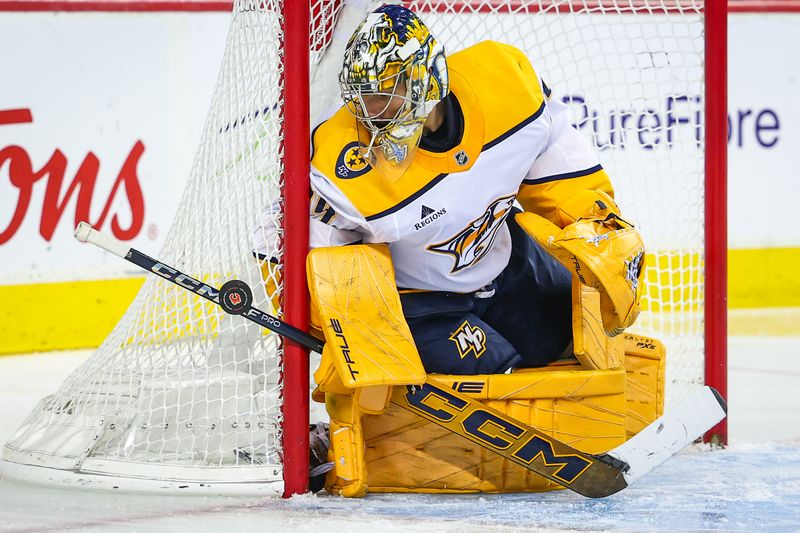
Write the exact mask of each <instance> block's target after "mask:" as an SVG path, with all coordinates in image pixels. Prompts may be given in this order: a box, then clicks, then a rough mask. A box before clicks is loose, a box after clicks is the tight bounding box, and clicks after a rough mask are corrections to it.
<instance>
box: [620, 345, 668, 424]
mask: <svg viewBox="0 0 800 533" xmlns="http://www.w3.org/2000/svg"><path fill="white" fill-rule="evenodd" d="M624 341H625V371H626V374H627V381H628V383H627V396H628V420H627V431H628V438H630V437H632V436H634V435H636V434H637V433H638V432H639V431H641V430H642V429H643V428H644V427H645V426H646V425H648V424H649V423H651V422H652V421H654V420H655V419H656V418H658V417H659V416H661V415H662V414H664V379H665V375H666V369H665V365H666V352H665V350H664V345H663V344H662V343H661V342H660V341H658V340H656V339H651V338H649V337H642V336H640V335H632V334H629V333H625V334H624Z"/></svg>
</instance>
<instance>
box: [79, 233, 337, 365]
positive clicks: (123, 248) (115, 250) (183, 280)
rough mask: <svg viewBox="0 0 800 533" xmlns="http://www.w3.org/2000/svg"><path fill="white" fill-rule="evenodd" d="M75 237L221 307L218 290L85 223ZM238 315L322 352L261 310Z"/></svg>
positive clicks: (310, 340) (307, 337)
mask: <svg viewBox="0 0 800 533" xmlns="http://www.w3.org/2000/svg"><path fill="white" fill-rule="evenodd" d="M75 238H76V239H78V240H79V241H82V242H88V243H91V244H94V245H95V246H98V247H100V248H102V249H103V250H106V251H107V252H111V253H112V254H114V255H116V256H118V257H121V258H123V259H125V260H126V261H129V262H130V263H133V264H134V265H136V266H138V267H139V268H142V269H144V270H147V271H149V272H152V273H154V274H156V275H158V276H160V277H162V278H164V279H165V280H167V281H171V282H172V283H174V284H175V285H178V286H180V287H182V288H184V289H186V290H187V291H191V292H193V293H195V294H196V295H198V296H200V297H202V298H205V299H206V300H208V301H210V302H213V303H215V304H217V305H221V304H220V301H219V294H220V290H219V289H218V288H216V287H212V286H210V285H207V284H206V283H203V282H202V281H200V280H197V279H195V278H193V277H191V276H189V275H188V274H184V273H183V272H181V271H179V270H178V269H176V268H173V267H171V266H169V265H167V264H164V263H162V262H161V261H158V260H156V259H153V258H152V257H150V256H148V255H146V254H143V253H142V252H140V251H138V250H136V249H135V248H131V247H129V246H127V245H126V244H124V243H122V242H121V241H118V240H117V239H114V238H113V237H109V236H108V235H105V234H103V233H100V232H99V231H97V230H95V229H94V228H92V226H91V225H89V224H87V223H86V222H81V223H80V224H78V227H77V228H76V229H75ZM241 314H242V315H244V316H245V317H246V318H247V319H248V320H251V321H253V322H255V323H256V324H258V325H259V326H262V327H265V328H267V329H268V330H270V331H274V332H275V333H277V334H279V335H282V336H284V337H286V338H288V339H290V340H292V341H294V342H296V343H298V344H300V345H301V346H303V347H305V348H308V349H309V350H313V351H315V352H322V346H323V345H324V343H323V341H321V340H320V339H318V338H316V337H314V336H312V335H309V334H308V333H306V332H305V331H303V330H301V329H298V328H296V327H294V326H292V325H290V324H287V323H286V322H284V321H283V320H280V319H279V318H276V317H274V316H272V315H270V314H268V313H265V312H263V311H261V310H260V309H257V308H255V307H252V306H248V307H247V309H245V310H244V311H243V312H242V313H241Z"/></svg>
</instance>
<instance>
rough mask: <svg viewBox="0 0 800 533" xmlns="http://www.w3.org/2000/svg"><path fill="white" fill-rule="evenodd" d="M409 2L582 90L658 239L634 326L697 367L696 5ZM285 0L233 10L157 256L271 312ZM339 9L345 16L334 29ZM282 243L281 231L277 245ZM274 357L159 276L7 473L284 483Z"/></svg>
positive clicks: (321, 93) (578, 111) (699, 89)
mask: <svg viewBox="0 0 800 533" xmlns="http://www.w3.org/2000/svg"><path fill="white" fill-rule="evenodd" d="M343 5H344V1H343V0H319V1H315V2H313V5H312V6H311V19H312V27H311V32H310V35H311V37H312V40H313V42H312V43H311V52H312V53H311V61H312V67H315V66H316V65H317V63H319V62H320V61H322V65H321V66H320V68H319V69H315V68H312V76H314V74H315V73H316V77H315V78H314V79H315V81H314V85H313V86H312V92H311V94H312V106H314V105H315V106H316V109H312V112H311V116H312V120H314V119H315V118H316V117H319V115H320V113H324V111H325V109H324V108H325V106H326V105H327V104H326V102H328V103H333V102H335V101H336V95H337V89H336V85H335V72H336V71H337V70H338V67H339V62H340V58H341V47H342V45H343V42H344V41H345V40H346V38H347V37H348V36H349V34H350V32H351V31H352V29H353V27H354V25H355V23H356V22H357V21H358V20H360V18H361V17H362V16H363V13H364V12H365V11H366V10H367V9H369V7H370V2H368V1H366V0H363V1H359V2H352V1H351V2H348V5H347V6H346V7H345V8H344V11H343V10H342V9H343ZM408 5H409V7H411V8H412V9H415V10H416V11H417V12H418V13H419V14H420V16H421V17H422V19H423V20H424V21H425V22H426V23H427V24H428V26H429V27H430V28H431V30H432V31H433V33H434V34H435V35H436V36H437V38H439V39H440V40H441V41H442V42H443V43H444V45H445V47H446V49H447V50H448V52H451V53H452V52H454V51H457V50H459V49H462V48H464V47H466V46H469V45H470V44H473V43H475V42H478V41H481V40H485V39H494V40H498V41H503V42H507V43H510V44H514V45H516V46H518V47H519V48H521V49H523V50H524V51H525V52H526V53H527V55H528V56H529V57H530V58H531V60H532V62H533V65H534V67H535V68H536V70H537V72H538V73H539V74H540V76H541V77H542V78H543V79H544V80H545V81H546V83H547V84H548V85H549V86H550V87H552V88H553V90H554V91H555V95H556V97H557V98H565V99H566V100H567V101H568V102H569V103H570V106H571V107H572V108H573V112H574V120H575V122H576V124H577V125H578V127H579V129H580V131H581V132H583V133H584V134H585V135H586V136H587V138H589V139H590V140H591V141H592V142H593V143H594V145H595V146H596V147H597V149H598V151H599V153H600V157H601V160H602V162H603V165H604V166H605V167H606V169H607V170H608V172H609V174H610V175H611V177H612V180H613V181H614V183H615V186H616V189H617V191H618V199H619V201H620V204H621V208H622V210H623V212H624V213H625V215H626V216H627V217H629V218H630V219H631V220H632V221H634V222H635V223H637V225H638V227H639V228H640V229H641V231H642V233H643V235H644V237H645V242H646V245H647V248H648V250H649V253H650V257H649V258H648V261H649V265H648V268H649V274H648V289H647V294H646V296H645V299H644V309H645V312H644V313H643V315H642V317H641V318H640V320H639V322H638V323H637V326H636V328H635V329H636V330H637V331H640V332H642V333H645V334H648V335H652V336H655V337H657V338H659V339H662V340H663V341H665V343H666V345H667V350H668V361H669V363H668V379H669V381H670V387H671V390H669V389H668V396H669V397H672V398H674V397H679V396H681V395H682V392H681V388H682V387H685V386H686V385H688V384H690V383H693V382H700V381H702V363H703V355H702V350H703V346H702V340H703V322H702V311H703V307H702V302H703V292H702V280H703V272H702V250H703V147H702V142H703V141H702V135H701V130H700V128H701V117H702V107H701V106H702V102H701V95H702V94H703V18H702V2H699V1H698V2H697V3H695V2H669V3H666V2H663V3H662V2H659V3H656V2H635V3H633V2H627V1H626V2H570V1H566V0H565V1H539V2H534V1H531V2H528V1H522V0H514V1H511V0H507V1H494V0H485V1H459V2H456V1H452V2H450V1H447V2H445V1H424V0H415V1H412V2H410V3H409V4H408ZM280 7H281V2H280V1H279V0H272V1H265V0H259V1H252V2H251V1H245V0H242V1H237V2H236V4H235V6H234V16H233V20H232V23H231V29H230V33H229V37H228V44H227V47H226V51H225V56H224V60H223V64H222V67H221V71H220V74H219V79H218V82H217V88H216V91H215V93H214V99H213V102H212V106H211V111H210V113H209V116H208V120H207V123H206V128H205V133H204V135H203V138H202V141H201V144H200V148H199V149H198V153H197V157H196V160H195V163H194V166H193V170H192V173H191V175H190V178H189V180H188V184H187V187H186V191H185V193H184V197H183V199H182V201H181V204H180V208H179V211H178V214H177V216H176V219H175V221H174V224H173V226H172V228H171V230H170V233H169V236H168V237H167V239H166V243H165V245H164V248H163V249H162V250H161V251H160V252H159V255H158V256H157V257H158V258H159V259H160V260H163V261H164V262H165V263H167V264H170V265H171V266H174V267H176V268H178V269H179V270H181V271H183V272H185V273H187V274H189V275H191V276H193V277H195V278H197V279H200V280H202V281H204V282H206V283H208V284H210V285H213V286H217V287H218V286H220V285H221V284H222V283H223V282H224V281H226V280H228V279H231V278H238V279H242V280H244V281H246V282H247V283H248V284H249V285H250V286H251V287H252V288H253V289H254V292H255V306H257V307H259V308H261V309H264V310H270V309H271V308H272V306H271V304H270V298H269V297H268V296H267V291H265V289H264V286H265V281H267V282H271V283H267V285H268V286H269V285H273V286H275V287H276V289H275V290H277V291H278V292H280V289H281V287H280V282H279V280H277V279H274V278H272V279H265V277H266V278H270V277H271V276H273V274H271V273H270V272H274V269H270V268H263V269H262V266H265V265H266V264H265V263H263V260H256V259H255V258H254V257H253V255H252V253H251V250H252V248H253V246H252V242H251V238H250V235H251V232H252V230H253V229H254V228H255V227H256V226H257V225H258V224H259V219H260V213H261V211H262V209H263V208H264V206H268V205H272V206H277V208H276V209H275V217H276V222H277V225H278V226H279V225H280V223H279V222H280V218H281V213H280V206H281V202H280V198H281V185H282V184H281V179H280V176H281V162H280V155H281V123H280V120H281V117H280V97H281V83H282V69H281V52H280V46H281V42H280V37H281V18H280V16H279V8H280ZM345 14H347V16H345ZM337 18H338V19H339V20H345V19H347V22H346V24H345V23H343V24H341V25H340V26H339V27H337V28H336V30H335V31H333V30H332V28H334V24H333V23H334V21H335V20H337ZM343 28H344V29H343ZM330 42H333V43H334V45H333V46H331V48H330V49H329V55H325V54H323V52H324V51H325V50H326V47H327V46H328V45H329V43H330ZM323 58H324V59H323ZM325 62H328V63H329V64H328V65H325ZM498 83H502V80H498ZM281 254H282V250H281V249H280V248H279V247H278V248H276V249H274V250H271V253H270V254H268V255H271V256H273V257H275V258H277V259H278V260H280V258H281V256H282V255H281ZM262 271H263V272H262ZM280 355H281V343H280V340H279V339H278V338H277V337H276V336H275V335H273V334H266V333H265V332H264V331H262V330H261V329H260V328H259V327H257V326H255V325H253V324H250V323H248V322H247V321H245V320H244V319H242V318H240V317H231V316H228V315H225V314H224V313H223V312H222V311H221V310H220V309H219V308H218V307H216V306H214V305H212V304H210V303H206V302H204V301H202V300H201V299H199V298H197V297H195V296H194V295H192V294H190V293H188V292H187V291H185V290H183V289H180V288H179V287H176V286H174V285H172V284H170V283H168V282H166V281H164V280H161V279H159V278H157V277H155V276H150V277H149V279H148V281H147V282H146V283H145V285H144V287H143V288H142V290H141V291H140V293H139V294H138V296H137V297H136V299H135V301H134V303H133V305H132V306H131V307H130V309H129V310H128V312H127V313H126V315H125V317H124V318H123V319H122V321H121V322H120V323H119V325H118V326H117V327H116V328H115V330H114V331H113V333H112V334H111V335H110V336H109V337H108V339H106V341H105V342H104V343H103V345H102V346H101V347H100V348H99V349H98V350H97V351H96V352H95V354H94V355H93V356H92V357H91V358H90V359H89V360H87V362H86V363H85V364H84V365H82V366H81V367H80V368H79V369H78V370H77V371H76V372H75V373H74V374H73V375H71V376H70V377H69V378H68V379H67V380H66V381H65V383H64V384H63V385H62V386H61V388H60V389H59V390H58V391H57V392H56V393H55V394H54V395H52V396H49V397H47V398H45V399H43V400H42V401H41V403H40V404H39V405H38V406H37V407H36V409H35V410H34V412H33V413H31V415H30V416H29V417H28V419H27V420H26V421H25V422H24V424H23V426H22V427H21V428H20V429H19V430H18V432H17V433H16V434H15V435H14V437H13V438H12V440H11V441H10V442H9V443H8V444H7V445H6V447H5V449H4V459H5V461H4V462H3V473H4V475H12V476H13V475H14V474H19V475H20V476H21V477H25V478H26V479H33V478H36V477H38V478H40V479H43V480H50V481H68V482H69V481H70V480H71V479H70V476H75V475H77V476H80V479H81V480H82V482H83V483H84V484H90V483H93V482H94V483H97V484H100V485H111V486H123V484H122V483H120V480H122V481H125V482H126V483H127V484H125V485H124V486H126V487H129V488H143V489H150V488H153V487H168V486H170V487H188V488H198V489H199V490H205V489H204V488H208V487H211V488H212V489H213V490H217V491H219V490H225V488H227V487H244V488H243V489H241V490H247V491H250V490H274V491H280V490H281V486H282V485H281V467H282V465H281V447H280V437H281V415H280V413H281V411H280V399H281V390H280V387H281V383H280ZM39 467H41V468H39ZM45 469H46V470H47V472H48V473H47V474H42V475H38V474H37V472H40V471H44V470H45ZM54 471H55V472H59V473H61V474H63V476H60V475H57V474H54V473H53V472H54ZM93 474H97V475H96V476H92V475H93ZM72 481H74V479H72ZM232 490H233V489H232ZM235 490H239V489H235Z"/></svg>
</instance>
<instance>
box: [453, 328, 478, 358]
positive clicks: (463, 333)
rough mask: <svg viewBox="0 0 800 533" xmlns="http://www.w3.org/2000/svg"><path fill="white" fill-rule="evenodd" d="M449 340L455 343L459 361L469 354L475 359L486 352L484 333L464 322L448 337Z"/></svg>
mask: <svg viewBox="0 0 800 533" xmlns="http://www.w3.org/2000/svg"><path fill="white" fill-rule="evenodd" d="M450 340H451V341H453V342H454V343H456V347H457V348H458V355H460V356H461V359H464V358H465V357H466V356H467V355H469V354H474V355H475V359H477V358H478V357H480V356H481V355H483V352H485V351H486V333H484V332H483V330H482V329H481V328H479V327H477V326H472V325H471V324H470V323H469V322H468V321H466V320H465V321H464V323H463V324H461V325H460V326H458V329H457V330H456V331H455V332H454V333H453V334H452V335H450Z"/></svg>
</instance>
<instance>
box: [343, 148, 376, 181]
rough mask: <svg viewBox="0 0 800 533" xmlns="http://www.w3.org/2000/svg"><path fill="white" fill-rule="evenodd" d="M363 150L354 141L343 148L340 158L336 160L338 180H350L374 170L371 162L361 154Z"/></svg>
mask: <svg viewBox="0 0 800 533" xmlns="http://www.w3.org/2000/svg"><path fill="white" fill-rule="evenodd" d="M361 148H362V146H361V145H360V144H359V143H358V142H357V141H353V142H351V143H349V144H348V145H347V146H345V147H344V148H342V151H341V152H339V157H338V158H336V177H337V178H341V179H343V180H349V179H353V178H357V177H359V176H363V175H364V174H366V173H367V172H369V171H370V170H372V167H371V166H370V164H369V161H367V158H366V157H364V154H362V153H361Z"/></svg>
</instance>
